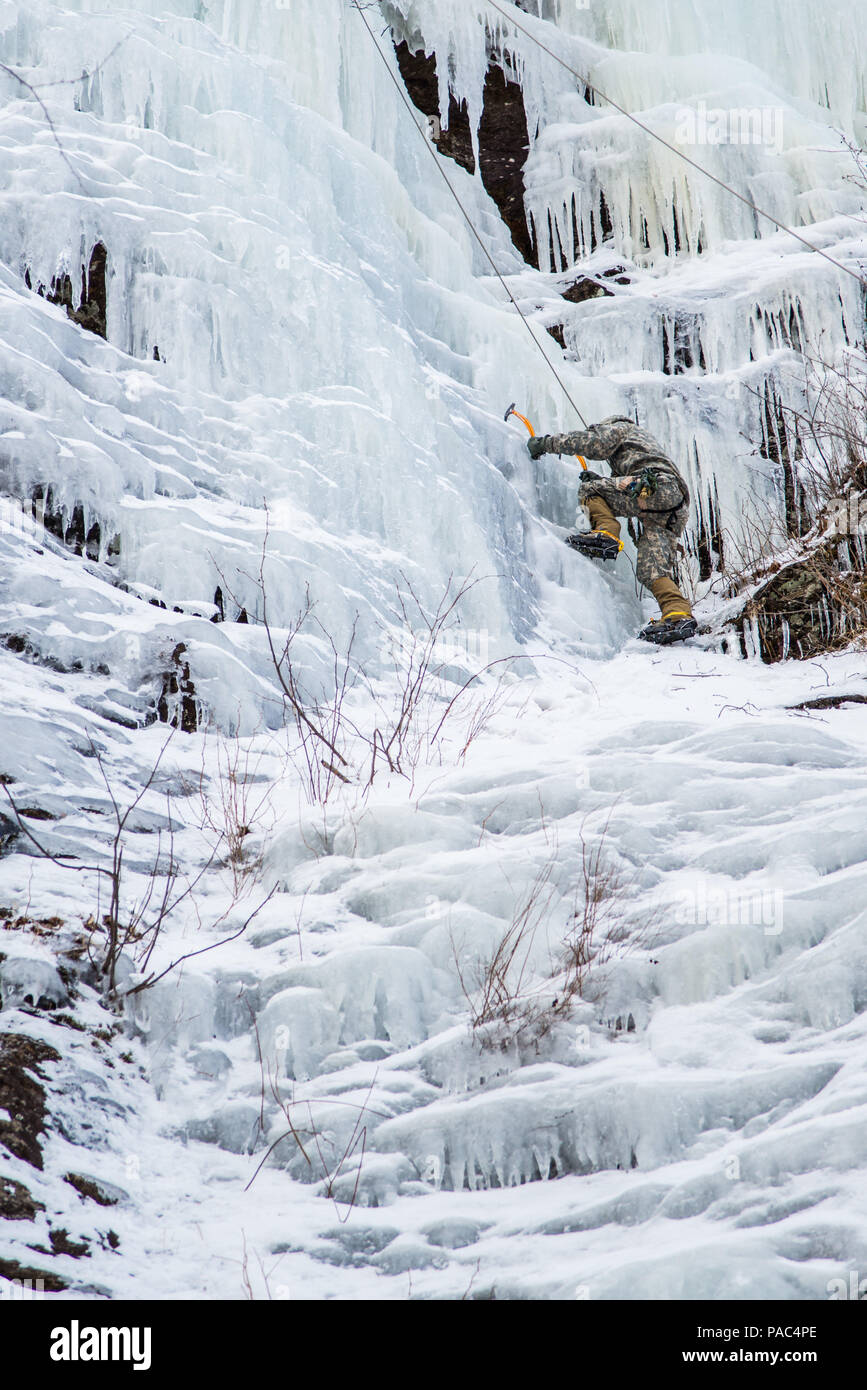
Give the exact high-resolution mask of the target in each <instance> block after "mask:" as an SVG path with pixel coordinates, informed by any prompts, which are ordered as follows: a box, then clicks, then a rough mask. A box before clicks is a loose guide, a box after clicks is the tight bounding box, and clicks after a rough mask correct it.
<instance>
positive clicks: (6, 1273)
mask: <svg viewBox="0 0 867 1390" xmlns="http://www.w3.org/2000/svg"><path fill="white" fill-rule="evenodd" d="M0 1274H2V1276H3V1278H4V1279H15V1280H18V1281H19V1282H20V1283H22V1284H28V1285H30V1286H33V1285H34V1284H35V1285H36V1287H37V1288H40V1287H41V1288H43V1289H47V1291H48V1292H49V1293H60V1291H61V1289H67V1288H69V1285H68V1284H67V1282H66V1280H65V1279H61V1277H60V1275H59V1274H51V1273H49V1271H48V1270H46V1269H33V1268H32V1267H31V1266H30V1265H22V1264H19V1263H18V1261H17V1260H0Z"/></svg>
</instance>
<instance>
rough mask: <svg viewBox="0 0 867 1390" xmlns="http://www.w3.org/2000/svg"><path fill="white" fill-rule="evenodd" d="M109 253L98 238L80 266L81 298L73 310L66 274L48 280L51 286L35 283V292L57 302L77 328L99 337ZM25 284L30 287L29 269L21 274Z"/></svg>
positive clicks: (102, 335) (105, 310)
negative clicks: (86, 258)
mask: <svg viewBox="0 0 867 1390" xmlns="http://www.w3.org/2000/svg"><path fill="white" fill-rule="evenodd" d="M107 261H108V252H107V250H106V248H105V246H104V245H103V244H102V242H101V241H98V242H97V243H96V245H95V246H94V248H93V251H92V252H91V255H90V262H89V264H88V266H87V269H85V267H84V266H82V267H81V301H80V304H79V307H78V308H77V309H76V308H75V307H74V306H73V293H72V280H71V279H70V277H69V276H68V275H66V274H64V275H57V276H55V277H54V279H53V280H52V281H51V287H50V289H46V287H45V286H44V285H42V284H38V285H37V286H36V293H37V294H40V295H42V297H43V298H44V299H47V300H48V303H49V304H59V305H61V306H62V308H64V309H65V310H66V312H67V314H68V315H69V317H70V318H71V319H72V322H73V323H77V324H78V325H79V327H80V328H84V329H86V330H87V332H88V333H95V334H96V335H97V337H99V338H105V337H107V313H108V295H107V289H106V263H107ZM24 283H25V284H26V286H27V288H28V289H32V288H33V281H32V277H31V275H30V271H29V270H26V271H25V273H24Z"/></svg>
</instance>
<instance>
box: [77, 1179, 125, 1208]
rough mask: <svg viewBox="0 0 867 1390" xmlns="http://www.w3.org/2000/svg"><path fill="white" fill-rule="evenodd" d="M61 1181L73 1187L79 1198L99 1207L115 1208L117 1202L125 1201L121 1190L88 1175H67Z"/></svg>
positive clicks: (112, 1184)
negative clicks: (83, 1198)
mask: <svg viewBox="0 0 867 1390" xmlns="http://www.w3.org/2000/svg"><path fill="white" fill-rule="evenodd" d="M63 1181H64V1182H68V1183H69V1185H70V1187H74V1188H75V1190H76V1192H77V1193H78V1194H79V1196H80V1197H86V1198H87V1199H88V1200H89V1201H91V1202H96V1204H97V1206H100V1207H116V1206H117V1204H118V1203H119V1202H123V1201H125V1200H126V1195H127V1194H126V1193H125V1192H124V1191H123V1189H122V1188H120V1187H115V1185H114V1183H110V1182H104V1181H103V1180H102V1179H101V1178H94V1177H91V1176H90V1174H88V1173H67V1174H66V1175H65V1177H64V1179H63Z"/></svg>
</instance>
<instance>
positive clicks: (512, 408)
mask: <svg viewBox="0 0 867 1390" xmlns="http://www.w3.org/2000/svg"><path fill="white" fill-rule="evenodd" d="M515 404H516V402H515V401H512V404H511V405H510V406H509V409H508V410H507V411H506V413H505V415H504V416H503V419H504V420H506V421H507V422H508V419H509V417H510V416H511V415H514V416H515V418H516V419H517V420H520V421H521V424H522V425H526V426H527V429H528V430H529V431H530V438H531V439H535V437H536V431H535V430H534V429H533V426H532V425H531V424H530V421H529V420H528V419H527V417H526V415H522V414H521V412H520V410H516V409H515ZM577 458H578V462H579V463H580V465H581V467H582V468H586V467H587V464H586V463H585V461H584V459H583V458H582V457H581V455H580V454H578V455H577Z"/></svg>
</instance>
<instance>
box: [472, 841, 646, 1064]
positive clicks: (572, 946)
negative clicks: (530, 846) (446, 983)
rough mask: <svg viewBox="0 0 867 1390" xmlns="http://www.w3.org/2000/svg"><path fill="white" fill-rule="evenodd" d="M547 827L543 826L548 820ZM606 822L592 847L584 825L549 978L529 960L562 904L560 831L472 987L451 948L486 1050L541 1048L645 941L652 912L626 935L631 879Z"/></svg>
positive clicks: (474, 1024) (474, 1025) (476, 1030)
mask: <svg viewBox="0 0 867 1390" xmlns="http://www.w3.org/2000/svg"><path fill="white" fill-rule="evenodd" d="M542 824H543V828H544V824H545V822H544V815H543V818H542ZM608 824H609V822H608V821H606V823H605V826H604V827H603V829H602V832H601V835H600V836H599V838H598V840H596V841H595V842H594V843H592V844H588V841H587V839H586V837H585V835H584V829H583V826H582V828H581V830H580V831H579V839H580V845H581V854H580V864H579V874H578V879H577V882H576V884H575V888H574V892H573V895H572V903H571V909H570V910H569V915H568V918H567V921H566V924H565V930H564V931H563V933H562V936H561V937H560V941H559V945H558V948H557V950H556V952H555V954H554V956H553V958H552V960H551V965H550V970H549V973H548V975H547V976H546V977H545V978H543V979H541V980H540V979H536V980H532V979H531V978H530V958H531V955H532V951H533V946H534V943H535V940H536V937H537V934H538V932H539V930H540V928H542V927H543V926H546V925H547V923H548V922H549V921H550V919H551V917H552V915H553V913H554V911H555V909H556V906H557V904H558V901H560V902H561V901H562V895H561V894H560V892H559V890H558V888H557V886H556V884H555V883H554V881H553V876H554V872H555V869H556V866H557V864H558V863H559V861H560V858H561V855H560V849H559V843H558V837H557V835H556V833H555V834H554V835H553V836H552V842H551V844H552V847H551V852H550V854H549V855H548V857H547V858H546V860H545V862H544V863H543V864H542V865H541V867H540V869H539V870H538V872H537V874H536V875H535V877H534V879H533V881H532V883H531V884H530V886H529V888H528V889H527V891H526V892H525V893H524V894H523V895H522V896H521V897H520V898H519V899H518V901H517V903H516V907H515V911H514V913H513V916H512V919H511V921H510V923H509V925H508V927H507V928H506V931H505V932H504V933H503V935H502V937H501V938H500V940H499V941H498V943H497V945H496V947H495V949H494V951H493V953H492V954H491V955H490V956H489V957H488V958H487V960H485V961H484V962H482V963H481V965H480V966H479V968H478V969H477V972H476V978H475V980H474V982H473V984H472V985H468V984H467V980H466V976H465V973H464V971H463V969H462V967H461V965H460V961H459V959H458V952H457V950H456V948H455V944H454V941H453V942H452V950H453V954H454V958H455V963H456V966H457V970H458V977H459V979H460V983H461V988H462V991H463V994H464V997H465V998H466V1000H467V1003H468V1005H469V1011H470V1025H471V1027H472V1030H473V1034H474V1036H475V1037H476V1040H477V1041H478V1042H479V1044H480V1046H481V1047H482V1048H484V1049H487V1050H491V1049H494V1048H500V1049H503V1050H505V1049H506V1048H508V1047H510V1046H512V1045H514V1044H516V1043H517V1044H519V1045H526V1044H538V1043H539V1042H540V1041H541V1039H542V1038H543V1037H545V1036H546V1035H547V1034H548V1033H549V1032H550V1031H551V1029H552V1027H553V1026H554V1024H555V1023H558V1022H560V1021H563V1020H565V1019H567V1018H568V1017H569V1015H570V1014H571V1013H572V1011H573V1009H574V1008H575V1006H576V1004H577V1003H578V1002H579V1001H586V1000H587V999H588V998H589V997H590V996H591V994H592V996H593V997H594V998H596V997H598V995H599V993H600V991H601V989H602V987H603V982H602V976H601V973H600V972H601V970H602V967H604V966H605V965H606V964H607V963H608V962H609V961H611V960H612V959H613V958H614V957H615V956H619V955H621V954H623V953H624V952H625V951H626V950H628V949H629V948H630V947H631V946H634V945H635V944H636V943H637V942H638V941H644V940H646V939H647V935H648V930H649V927H650V918H648V917H647V914H645V920H644V921H643V923H642V926H641V928H640V930H639V931H638V932H637V933H635V934H633V933H630V931H629V930H628V926H627V921H626V913H625V904H626V901H627V899H628V898H629V897H630V896H631V893H632V888H633V880H632V879H631V878H630V877H628V876H625V875H624V874H623V873H622V872H621V870H620V869H619V867H618V866H617V864H616V863H615V862H614V859H613V857H612V856H611V854H610V853H609V851H608V849H607V844H606V841H607V835H608ZM546 834H547V832H546Z"/></svg>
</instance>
